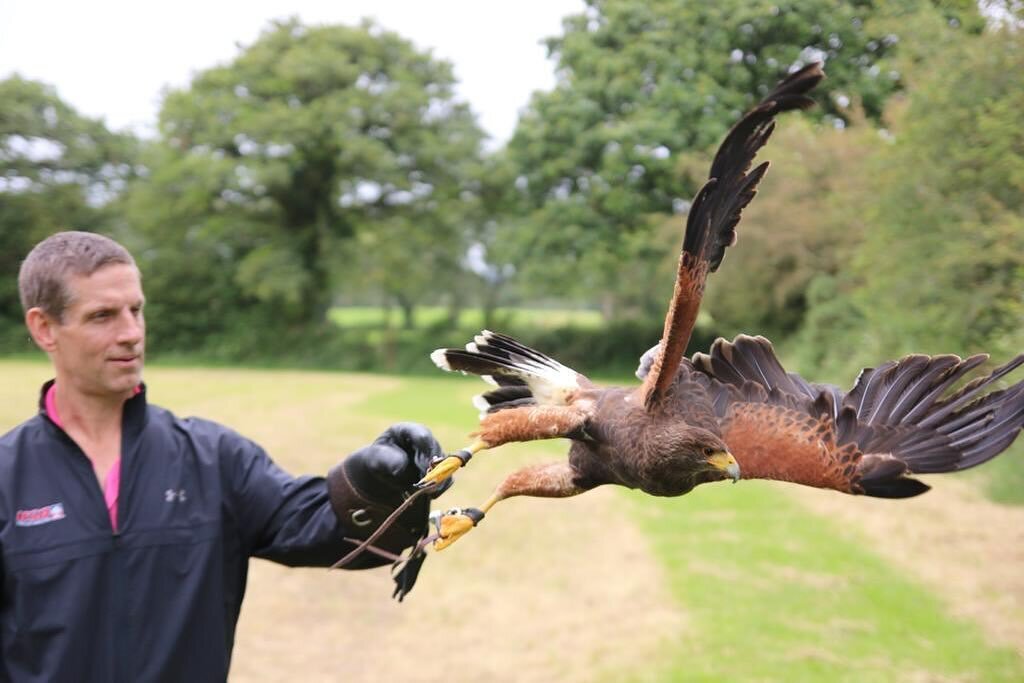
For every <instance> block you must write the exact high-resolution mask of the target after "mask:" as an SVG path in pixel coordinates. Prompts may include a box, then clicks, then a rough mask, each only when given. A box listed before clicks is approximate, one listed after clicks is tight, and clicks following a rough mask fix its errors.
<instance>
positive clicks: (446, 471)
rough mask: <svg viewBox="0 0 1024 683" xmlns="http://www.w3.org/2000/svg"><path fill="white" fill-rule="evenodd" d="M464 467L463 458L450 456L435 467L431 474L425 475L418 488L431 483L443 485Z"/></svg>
mask: <svg viewBox="0 0 1024 683" xmlns="http://www.w3.org/2000/svg"><path fill="white" fill-rule="evenodd" d="M460 467H462V458H460V457H459V456H457V455H449V456H448V457H447V458H445V459H444V460H442V461H441V462H439V463H438V464H437V465H435V466H434V467H433V468H431V470H430V471H429V472H427V473H426V474H425V475H423V478H422V479H420V481H419V483H418V484H417V486H423V485H424V484H429V483H431V482H437V483H441V482H442V481H444V480H445V479H447V478H448V477H450V476H452V475H453V474H455V472H456V471H457V470H458V469H459V468H460Z"/></svg>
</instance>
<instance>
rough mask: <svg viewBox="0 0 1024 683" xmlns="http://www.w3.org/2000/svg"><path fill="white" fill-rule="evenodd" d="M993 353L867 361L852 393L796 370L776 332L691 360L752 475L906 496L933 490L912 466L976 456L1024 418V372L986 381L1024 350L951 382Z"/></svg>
mask: <svg viewBox="0 0 1024 683" xmlns="http://www.w3.org/2000/svg"><path fill="white" fill-rule="evenodd" d="M985 360H987V356H985V355H977V356H971V357H970V358H967V359H963V360H961V359H960V358H959V357H957V356H952V355H946V356H923V355H911V356H906V357H904V358H902V359H900V360H898V361H890V362H887V363H884V364H882V365H881V366H879V367H877V368H868V369H865V370H864V371H862V372H861V374H860V376H859V377H858V378H857V381H856V383H855V385H854V387H853V389H851V390H850V391H849V393H843V392H842V391H840V390H839V389H838V388H836V387H832V386H828V385H820V384H811V383H808V382H807V381H805V380H804V379H803V378H801V377H800V376H799V375H797V374H795V373H787V372H786V371H785V370H784V369H783V367H782V365H781V364H780V363H779V361H778V359H777V358H776V357H775V353H774V351H773V349H772V345H771V343H770V342H769V341H768V340H767V339H764V338H763V337H748V336H745V335H741V336H739V337H737V338H736V339H735V340H734V341H733V342H731V343H730V342H727V341H725V340H724V339H719V340H718V341H716V342H715V344H714V345H713V346H712V348H711V353H710V354H703V353H698V354H695V355H694V356H693V360H692V367H693V370H694V371H695V375H697V376H703V377H704V378H706V381H707V385H708V390H709V392H710V393H711V395H712V396H713V397H714V405H715V413H716V414H717V415H718V418H719V421H720V425H721V429H722V435H723V438H724V439H725V442H726V444H727V445H728V446H729V450H730V451H731V452H732V454H733V455H734V456H735V458H736V460H737V461H738V462H739V464H740V470H741V471H742V473H743V477H744V478H761V479H779V480H783V481H791V482H795V483H799V484H806V485H808V486H815V487H820V488H832V489H836V490H839V491H844V492H846V493H862V494H866V495H870V496H878V497H882V498H906V497H910V496H915V495H918V494H920V493H924V492H925V491H927V490H928V486H927V485H926V484H924V483H922V482H920V481H918V480H916V479H912V478H911V477H910V475H913V474H926V473H937V472H952V471H956V470H963V469H967V468H968V467H974V466H975V465H979V464H981V463H983V462H986V461H987V460H989V459H991V458H993V457H995V456H996V455H998V454H999V453H1000V452H1002V451H1003V450H1005V449H1006V448H1007V447H1008V446H1009V445H1010V444H1011V443H1012V442H1013V440H1014V439H1015V438H1016V437H1017V436H1018V434H1019V433H1020V431H1021V429H1022V428H1024V381H1021V382H1018V383H1016V384H1014V385H1012V386H1010V387H1008V388H1006V389H1001V390H997V391H991V392H989V393H985V391H986V390H988V389H989V388H991V386H992V385H993V383H995V382H996V381H997V380H999V379H1001V378H1002V377H1004V376H1006V375H1007V374H1009V373H1010V372H1012V371H1013V370H1014V369H1016V368H1018V367H1020V366H1021V365H1024V354H1021V355H1019V356H1017V357H1016V358H1014V359H1013V360H1012V361H1010V362H1009V363H1007V364H1006V365H1003V366H1002V367H999V368H996V369H995V370H994V371H993V372H992V373H990V374H988V375H986V376H984V377H980V378H978V379H975V380H973V381H971V382H969V383H968V384H966V385H964V386H963V387H962V388H961V389H959V390H958V391H955V392H952V391H951V389H952V387H953V386H954V385H955V384H956V383H957V382H958V381H959V380H961V379H962V378H963V377H964V376H965V375H966V374H967V373H968V372H970V371H971V370H973V369H974V368H976V367H978V366H979V365H981V364H982V363H984V362H985Z"/></svg>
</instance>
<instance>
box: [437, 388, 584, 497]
mask: <svg viewBox="0 0 1024 683" xmlns="http://www.w3.org/2000/svg"><path fill="white" fill-rule="evenodd" d="M588 414H589V413H588V412H587V411H585V410H583V409H582V408H581V407H580V406H561V405H559V406H552V405H541V406H524V407H520V408H509V409H505V410H499V411H496V412H493V413H487V414H486V415H484V416H483V417H482V418H481V419H480V429H479V430H477V431H476V432H474V433H473V436H475V437H476V441H474V442H473V443H472V444H471V445H470V446H469V447H467V448H464V449H462V450H461V451H459V452H458V453H457V454H455V455H449V456H448V457H447V458H445V459H444V460H442V461H441V462H440V463H438V464H436V465H435V466H434V467H432V468H431V469H430V471H429V472H427V473H426V474H425V475H424V476H423V478H422V479H421V480H420V481H419V485H420V486H422V485H424V484H427V483H430V482H437V483H441V482H443V481H444V480H445V479H447V478H448V477H450V476H452V475H453V474H454V473H455V472H456V471H457V470H458V469H459V468H460V467H463V466H465V464H466V463H467V462H469V459H470V458H471V457H473V455H474V454H476V453H478V452H480V451H482V450H485V449H488V448H497V447H498V446H501V445H503V444H506V443H511V442H513V441H537V440H538V439H558V438H562V437H565V436H568V435H569V434H572V433H573V432H574V431H575V430H577V429H579V427H580V426H581V425H582V424H583V423H584V422H586V419H587V416H588ZM513 495H516V494H513ZM519 495H523V494H519Z"/></svg>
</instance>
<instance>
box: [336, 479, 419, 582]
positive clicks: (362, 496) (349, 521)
mask: <svg viewBox="0 0 1024 683" xmlns="http://www.w3.org/2000/svg"><path fill="white" fill-rule="evenodd" d="M348 463H349V460H347V459H346V460H343V461H342V462H340V463H338V464H337V465H335V466H334V467H332V468H331V470H330V471H329V472H328V473H327V494H328V497H329V499H330V502H331V509H333V510H334V514H335V516H336V517H337V518H338V521H339V522H340V523H341V525H342V527H343V529H344V534H345V536H346V538H351V539H356V540H359V541H362V540H365V539H367V538H369V536H370V534H372V533H373V532H374V531H376V530H377V527H379V526H380V525H381V523H382V522H383V521H384V520H385V519H387V517H388V515H390V514H391V513H392V512H394V511H395V509H396V508H397V507H398V506H397V505H393V504H389V503H385V502H381V501H380V500H375V499H373V498H372V497H370V496H368V495H367V494H366V492H365V491H364V490H362V489H361V488H360V487H359V486H358V485H357V484H356V483H355V482H354V481H353V477H352V475H351V472H350V471H349V466H348ZM429 507H430V501H429V499H428V498H426V497H424V498H423V499H422V500H417V501H416V502H415V503H413V504H412V505H411V506H410V507H409V509H408V510H406V511H405V512H403V513H402V514H401V515H400V516H399V517H398V519H396V520H395V521H394V523H393V524H392V525H391V526H390V527H389V528H388V529H387V530H386V531H385V532H384V533H383V534H382V535H381V536H380V537H379V538H378V539H377V540H376V541H375V542H374V546H376V547H379V548H381V549H383V550H386V551H388V552H391V553H394V554H396V555H398V554H400V553H401V552H402V551H403V550H404V549H406V548H408V547H411V546H414V545H416V542H417V541H418V540H419V539H420V538H421V537H422V536H423V535H424V533H425V532H426V525H427V515H428V513H429ZM353 547H354V546H353ZM390 563H391V560H389V559H387V558H384V557H381V556H379V555H375V554H373V553H369V552H367V553H363V554H362V555H361V556H359V557H357V558H355V559H354V560H353V561H352V563H351V564H349V565H348V568H349V569H367V568H370V567H379V566H382V565H385V564H390Z"/></svg>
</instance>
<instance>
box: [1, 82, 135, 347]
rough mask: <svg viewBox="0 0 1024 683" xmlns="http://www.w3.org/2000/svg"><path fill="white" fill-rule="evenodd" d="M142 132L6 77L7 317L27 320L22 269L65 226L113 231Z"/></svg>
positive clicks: (3, 297) (42, 88) (3, 189)
mask: <svg viewBox="0 0 1024 683" xmlns="http://www.w3.org/2000/svg"><path fill="white" fill-rule="evenodd" d="M136 149H137V147H136V140H135V139H134V138H133V137H132V136H130V135H126V134H119V133H112V132H111V131H109V130H108V129H107V128H106V126H105V125H104V124H103V122H102V121H99V120H96V119H91V118H89V117H86V116H82V115H81V114H79V113H78V112H76V111H75V110H74V109H73V108H72V107H71V106H70V105H68V104H67V103H65V102H64V101H63V100H61V99H60V97H59V96H58V95H57V93H56V91H55V90H54V89H53V88H52V87H50V86H47V85H45V84H43V83H40V82H37V81H31V80H27V79H23V78H21V77H19V76H12V77H10V78H7V79H6V80H3V81H0V273H2V274H3V275H2V281H0V324H3V323H7V324H8V325H11V326H14V327H16V328H18V329H20V328H21V318H22V314H21V305H20V303H19V301H18V294H17V292H18V287H17V275H18V268H19V266H20V263H21V260H22V259H23V258H24V257H25V255H26V254H27V253H28V251H29V250H30V249H31V248H32V246H33V245H35V244H36V243H37V242H38V241H39V240H41V239H43V238H44V237H47V236H48V235H50V234H52V233H54V232H57V231H59V230H69V229H77V230H87V231H103V232H110V231H111V230H113V228H114V223H113V215H112V213H111V211H110V206H111V201H112V200H113V199H114V198H116V197H117V196H118V195H119V194H120V193H121V192H122V191H123V190H124V187H125V183H126V182H127V181H128V180H129V179H130V178H131V177H132V175H133V174H134V172H135V158H136Z"/></svg>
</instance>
